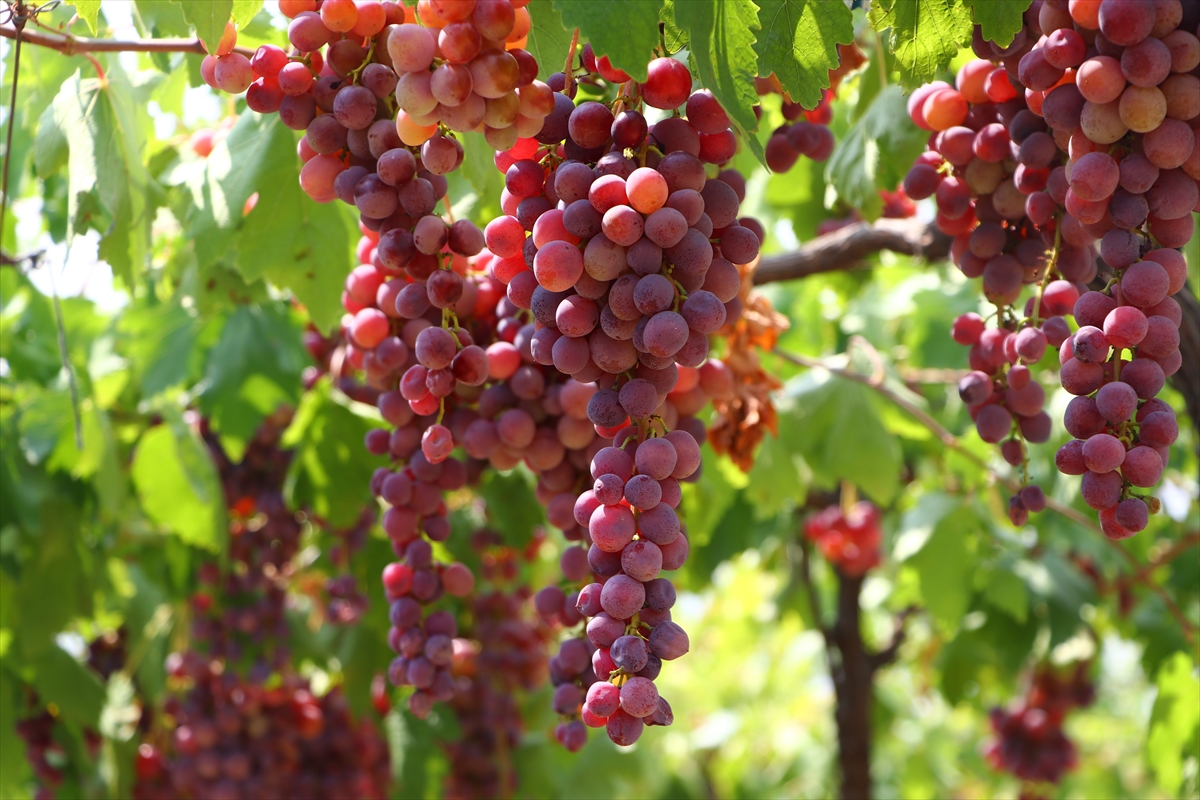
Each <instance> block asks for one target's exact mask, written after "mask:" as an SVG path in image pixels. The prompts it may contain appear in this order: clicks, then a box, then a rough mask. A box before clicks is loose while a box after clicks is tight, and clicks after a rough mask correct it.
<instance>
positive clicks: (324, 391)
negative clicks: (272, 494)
mask: <svg viewBox="0 0 1200 800" xmlns="http://www.w3.org/2000/svg"><path fill="white" fill-rule="evenodd" d="M362 408H364V409H365V408H366V407H365V406H363V407H362ZM373 427H375V425H374V424H373V421H372V420H370V419H367V418H364V417H363V416H360V415H359V414H356V413H355V412H354V411H352V410H351V409H350V408H349V407H348V406H346V405H343V404H342V403H339V402H335V400H334V399H333V396H332V394H331V390H330V388H329V383H328V381H322V382H321V383H320V384H318V385H317V386H316V387H314V389H313V390H311V391H308V392H305V394H304V398H303V399H302V400H301V401H300V407H299V408H298V409H297V410H296V416H295V417H294V418H293V420H292V424H291V426H289V427H288V430H287V432H286V434H285V435H284V438H283V446H284V447H288V448H294V449H295V451H296V453H295V456H294V457H293V458H292V463H291V464H290V466H289V467H288V478H287V484H286V487H285V492H286V495H287V498H288V502H289V503H290V504H291V505H292V507H298V506H301V505H304V506H308V507H310V508H312V510H313V511H314V512H315V513H316V514H317V516H319V517H321V518H322V519H325V520H326V521H327V522H328V523H329V524H330V525H333V526H335V527H347V526H349V525H351V524H353V523H354V522H355V521H357V520H358V515H359V513H360V512H361V511H362V509H363V507H364V506H366V505H367V504H368V503H370V502H372V498H371V474H372V473H373V472H374V471H375V468H376V467H378V466H382V465H383V463H384V460H383V459H382V458H380V457H376V456H371V455H369V454H367V453H366V451H365V450H364V449H363V438H364V437H365V436H366V434H367V431H369V430H371V429H372V428H373Z"/></svg>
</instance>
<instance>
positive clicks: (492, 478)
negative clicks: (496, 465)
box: [479, 469, 546, 547]
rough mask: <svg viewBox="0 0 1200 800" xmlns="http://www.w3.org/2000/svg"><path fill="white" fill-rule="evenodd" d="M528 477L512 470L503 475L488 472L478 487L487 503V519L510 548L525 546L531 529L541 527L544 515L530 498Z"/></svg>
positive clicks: (534, 500) (524, 473)
mask: <svg viewBox="0 0 1200 800" xmlns="http://www.w3.org/2000/svg"><path fill="white" fill-rule="evenodd" d="M530 477H531V476H530V475H529V473H528V472H526V471H525V470H521V469H514V470H511V471H509V472H507V473H501V472H496V471H494V470H488V471H487V472H486V473H485V474H484V477H483V482H482V484H481V485H480V487H479V494H480V495H481V496H482V497H483V500H484V502H485V503H487V512H488V519H489V521H490V523H491V524H492V525H494V526H495V528H496V530H497V531H499V532H500V533H501V534H503V536H504V541H506V542H508V543H509V544H510V545H512V546H513V547H524V546H525V545H526V544H528V543H529V539H530V536H531V535H532V533H533V529H534V527H535V526H537V525H544V524H545V522H546V513H545V510H544V509H543V508H542V505H541V503H539V502H538V501H537V498H536V497H535V496H534V494H533V485H532V481H531V480H530Z"/></svg>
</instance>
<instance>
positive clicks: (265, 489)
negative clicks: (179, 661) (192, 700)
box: [191, 409, 304, 670]
mask: <svg viewBox="0 0 1200 800" xmlns="http://www.w3.org/2000/svg"><path fill="white" fill-rule="evenodd" d="M291 418H292V414H291V412H290V411H289V410H287V409H281V410H279V411H278V412H276V413H275V414H273V415H271V416H270V417H268V418H267V419H266V420H265V421H264V422H263V424H262V425H261V426H260V427H259V429H258V431H257V432H256V433H255V435H254V437H253V438H252V439H251V441H250V442H248V443H247V445H246V449H245V452H244V454H243V456H242V459H241V461H239V462H233V461H232V460H231V459H230V458H229V457H228V456H227V455H226V453H225V450H224V448H223V447H222V445H221V443H220V438H219V437H218V436H217V434H216V433H215V432H214V431H212V430H211V429H210V428H209V427H208V424H207V421H205V420H199V421H198V424H199V426H200V432H201V435H202V436H203V438H204V440H205V443H206V444H207V445H208V448H209V453H210V454H211V456H212V458H213V460H214V462H215V463H216V466H217V471H218V473H219V475H220V476H221V483H222V486H223V487H224V491H225V499H226V503H227V505H228V508H229V516H230V522H229V561H230V562H231V564H232V565H234V566H233V568H230V569H227V570H225V571H224V572H222V571H221V570H220V569H219V568H218V566H217V565H216V564H213V563H209V564H205V565H203V566H202V567H201V568H200V570H199V583H200V588H199V590H198V591H197V592H196V593H195V594H193V595H192V602H191V605H192V610H193V613H194V617H193V620H192V633H191V637H192V640H193V641H195V642H201V643H203V645H204V646H205V647H206V648H207V651H208V655H209V656H210V657H212V658H219V659H229V660H232V661H239V660H241V659H243V658H245V657H247V656H251V657H253V658H254V659H255V660H256V662H257V663H258V665H259V668H260V669H264V670H267V669H270V668H280V667H282V666H284V665H285V664H286V663H287V662H288V657H289V654H288V652H287V650H286V647H284V646H283V645H282V644H281V643H282V642H286V640H287V619H286V617H285V614H284V612H285V606H286V600H287V589H288V583H289V580H290V579H291V577H292V574H293V569H294V568H293V559H294V558H295V556H296V554H297V553H298V552H299V550H300V538H301V535H302V534H303V532H304V515H303V514H301V513H298V512H293V511H290V510H288V508H287V504H286V502H285V501H284V498H283V485H284V482H285V481H286V479H287V469H288V464H289V463H290V461H291V457H292V454H291V452H290V451H287V450H283V449H281V448H280V447H279V442H280V439H281V438H282V437H283V432H284V430H285V429H286V428H287V426H288V423H289V422H290V421H291Z"/></svg>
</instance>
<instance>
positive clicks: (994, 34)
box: [963, 0, 1033, 47]
mask: <svg viewBox="0 0 1200 800" xmlns="http://www.w3.org/2000/svg"><path fill="white" fill-rule="evenodd" d="M963 2H965V3H966V4H967V5H968V6H970V7H971V19H972V20H974V21H975V24H976V25H978V26H979V27H980V29H981V30H982V33H983V38H984V39H987V40H988V41H989V42H995V43H996V44H998V45H1000V46H1001V47H1008V46H1009V45H1010V44H1012V40H1013V38H1014V37H1015V36H1016V35H1017V31H1019V30H1021V29H1022V28H1024V27H1025V19H1024V14H1025V9H1027V8H1029V5H1030V3H1032V2H1033V0H963Z"/></svg>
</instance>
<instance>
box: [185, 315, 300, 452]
mask: <svg viewBox="0 0 1200 800" xmlns="http://www.w3.org/2000/svg"><path fill="white" fill-rule="evenodd" d="M307 364H308V357H307V353H306V352H305V351H304V348H303V345H302V344H301V342H300V332H299V330H297V326H296V325H295V324H294V323H293V321H292V320H291V318H289V316H288V315H287V314H286V312H284V311H283V310H282V309H281V308H280V307H279V306H277V305H261V306H244V307H242V308H239V309H238V310H237V311H235V312H234V313H233V315H232V316H230V317H229V319H228V320H227V321H226V322H225V327H224V328H223V329H222V330H221V338H220V339H219V340H218V342H217V344H216V345H215V346H214V347H213V349H212V351H211V352H210V353H209V354H208V367H207V374H206V377H205V384H206V385H205V389H204V392H203V393H202V394H201V395H200V408H201V410H202V411H203V412H204V413H205V414H207V415H208V416H209V417H210V418H211V420H212V424H213V427H214V428H215V429H216V430H218V431H220V433H221V435H222V436H227V437H232V438H233V439H240V440H242V441H246V440H248V439H249V438H250V437H251V436H253V435H254V432H255V431H256V430H257V429H258V426H259V424H260V423H261V422H262V420H263V418H264V417H266V416H267V415H268V414H271V413H274V411H275V410H276V409H277V407H278V406H279V405H292V404H294V403H295V402H296V399H297V397H298V395H299V389H300V373H301V371H303V369H304V367H305V366H306V365H307Z"/></svg>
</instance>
